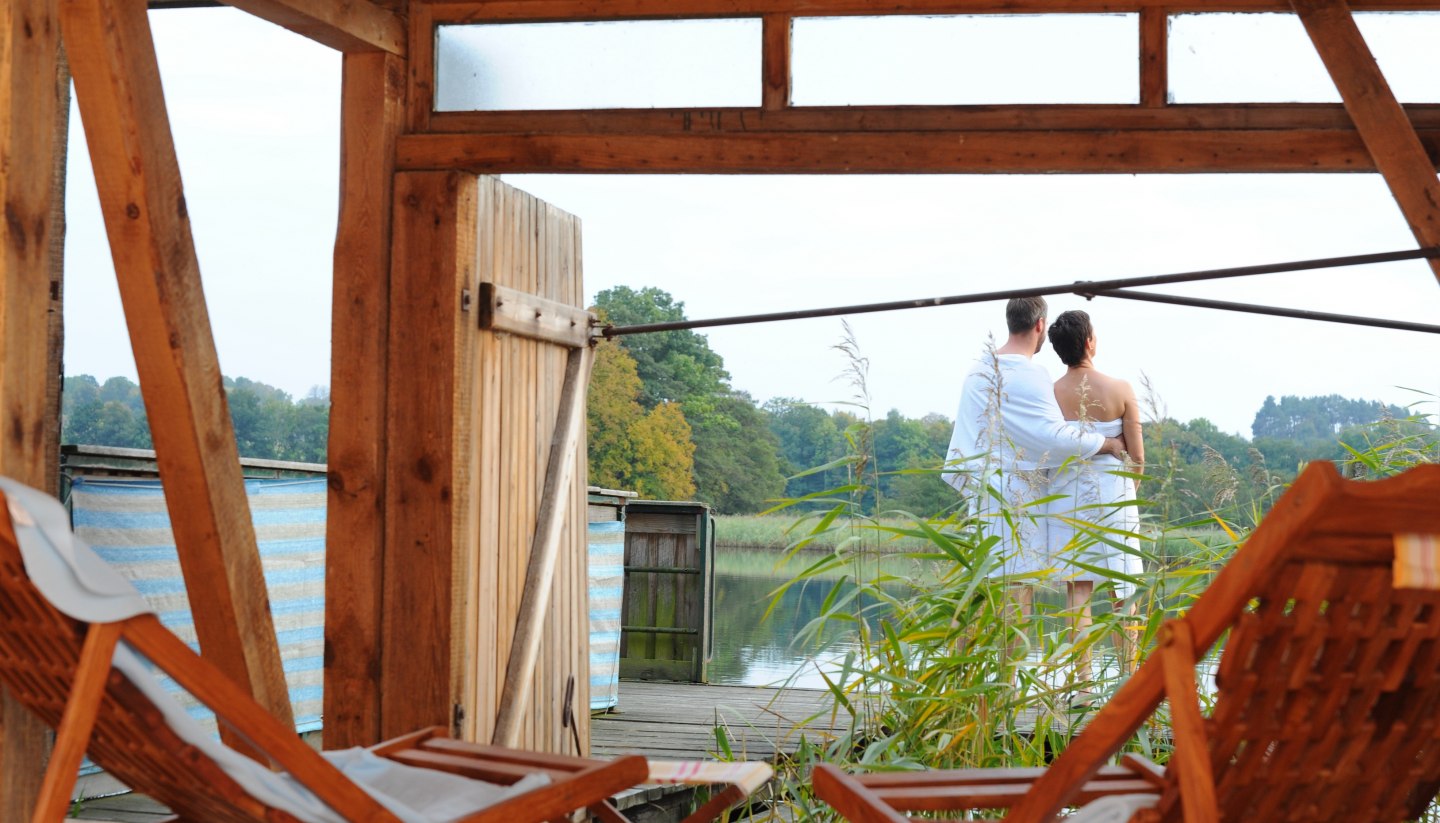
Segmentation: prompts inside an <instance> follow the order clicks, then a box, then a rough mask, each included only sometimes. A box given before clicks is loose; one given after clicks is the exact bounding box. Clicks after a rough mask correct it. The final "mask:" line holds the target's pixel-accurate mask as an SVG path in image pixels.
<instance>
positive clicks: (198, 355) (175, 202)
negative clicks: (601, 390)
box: [60, 0, 293, 737]
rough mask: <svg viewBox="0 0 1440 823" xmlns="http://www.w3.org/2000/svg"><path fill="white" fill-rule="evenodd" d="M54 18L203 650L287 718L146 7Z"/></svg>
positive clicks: (63, 6)
mask: <svg viewBox="0 0 1440 823" xmlns="http://www.w3.org/2000/svg"><path fill="white" fill-rule="evenodd" d="M60 20H61V25H62V28H63V29H64V36H65V42H66V44H67V45H68V53H69V56H70V61H71V70H72V71H73V73H74V77H75V93H76V97H77V99H78V100H79V103H80V113H81V120H82V122H83V124H84V126H85V135H86V138H87V141H88V143H89V146H90V157H91V163H92V165H93V166H94V168H95V182H96V187H97V189H98V190H99V193H100V206H101V212H102V214H103V216H104V218H105V226H106V229H107V230H108V232H109V237H110V251H111V255H112V257H113V258H114V261H115V273H116V275H117V277H118V279H119V283H120V299H121V303H122V304H123V306H124V309H125V319H126V323H127V325H128V326H129V331H130V342H131V346H132V347H133V349H134V352H135V366H136V369H137V370H138V371H139V374H140V390H141V393H142V395H143V397H144V399H145V409H146V412H147V413H148V415H149V418H150V429H151V432H152V434H153V436H154V440H155V452H156V458H157V463H158V465H159V469H160V479H161V480H162V481H163V482H164V484H165V501H166V504H167V506H168V508H169V510H170V522H171V527H172V529H173V531H174V534H175V542H176V545H177V547H178V549H179V555H180V567H181V571H182V572H183V573H184V576H185V585H186V588H187V590H188V591H190V592H192V593H193V594H194V595H195V596H194V597H193V598H192V600H191V608H192V611H193V612H194V616H195V629H196V633H197V634H198V636H199V640H200V647H201V650H202V651H203V653H204V655H205V656H206V657H207V658H208V659H210V660H211V661H212V662H213V663H215V665H216V666H218V667H219V668H220V670H221V671H223V672H224V673H225V674H226V675H227V676H229V677H230V678H232V679H234V680H235V682H236V683H237V684H239V685H240V686H241V687H242V688H245V689H247V690H248V691H250V692H251V693H252V694H253V695H254V697H255V699H256V700H258V701H259V702H260V704H261V705H262V706H264V707H265V708H266V709H267V710H269V711H270V712H271V713H272V714H274V715H275V716H276V717H277V718H279V719H280V720H281V721H282V722H286V723H290V722H293V721H292V713H291V709H290V699H289V694H288V692H287V689H286V685H285V676H284V672H283V670H282V669H281V665H280V650H279V647H278V646H277V644H276V641H275V628H274V623H273V622H272V620H271V617H270V608H269V600H268V598H267V597H266V593H265V591H266V590H265V578H264V575H263V574H262V571H261V567H260V553H259V551H258V549H257V548H256V544H255V529H254V525H253V524H252V522H251V520H250V511H249V505H248V502H247V501H246V498H245V485H244V481H243V478H242V477H241V473H240V456H239V454H238V453H237V450H236V446H235V434H234V431H233V429H232V427H231V422H230V413H229V410H228V407H227V405H226V402H225V393H224V390H223V388H222V387H221V377H220V364H219V361H218V360H217V358H216V354H215V341H214V338H213V337H212V335H211V332H210V318H209V314H208V312H207V311H206V308H205V295H204V291H203V289H202V287H201V282H200V266H199V263H198V262H197V260H196V257H195V245H194V240H193V238H192V237H191V233H190V220H189V217H188V216H187V214H186V210H185V196H184V192H183V190H182V187H181V183H180V169H179V166H178V164H177V161H176V158H175V145H174V143H173V141H172V139H171V134H170V123H169V118H168V116H167V114H166V111H165V100H164V96H163V94H162V92H161V88H160V71H159V67H158V66H157V65H156V62H155V49H154V43H153V42H152V40H151V37H150V27H149V21H148V20H147V18H146V12H145V6H144V5H143V4H137V3H131V2H127V1H126V0H61V3H60ZM232 737H233V735H232Z"/></svg>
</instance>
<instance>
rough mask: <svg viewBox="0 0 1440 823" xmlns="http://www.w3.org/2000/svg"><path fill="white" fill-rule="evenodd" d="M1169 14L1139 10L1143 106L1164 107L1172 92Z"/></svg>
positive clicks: (1158, 10)
mask: <svg viewBox="0 0 1440 823" xmlns="http://www.w3.org/2000/svg"><path fill="white" fill-rule="evenodd" d="M1169 41H1170V13H1169V11H1168V10H1167V9H1163V8H1145V9H1141V10H1140V105H1142V106H1145V107H1155V106H1163V105H1165V104H1166V103H1168V102H1169V99H1168V98H1169V95H1170V42H1169Z"/></svg>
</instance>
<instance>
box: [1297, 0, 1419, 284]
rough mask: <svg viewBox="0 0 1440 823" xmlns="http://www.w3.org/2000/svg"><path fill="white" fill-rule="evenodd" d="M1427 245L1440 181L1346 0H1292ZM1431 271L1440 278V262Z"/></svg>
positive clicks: (1408, 218)
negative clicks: (1356, 23) (1366, 42)
mask: <svg viewBox="0 0 1440 823" xmlns="http://www.w3.org/2000/svg"><path fill="white" fill-rule="evenodd" d="M1291 5H1292V6H1293V7H1294V8H1295V13H1296V14H1298V15H1300V22H1301V23H1304V24H1305V31H1306V32H1308V33H1309V35H1310V40H1311V42H1313V43H1314V44H1315V50H1316V51H1318V52H1319V53H1320V59H1321V60H1322V61H1323V62H1324V63H1325V68H1326V70H1327V71H1329V72H1330V78H1331V79H1332V80H1334V81H1335V88H1337V89H1339V91H1340V99H1341V100H1343V101H1344V102H1345V109H1346V110H1347V111H1348V112H1350V117H1351V119H1353V120H1354V121H1355V128H1356V130H1358V131H1359V132H1360V137H1361V139H1363V140H1364V141H1365V148H1366V149H1367V150H1368V151H1369V152H1370V156H1371V157H1372V158H1373V159H1374V160H1375V167H1376V168H1377V169H1378V170H1379V171H1380V174H1381V175H1382V176H1384V178H1385V182H1386V184H1388V185H1389V186H1390V192H1391V194H1393V195H1394V196H1395V202H1396V203H1397V204H1399V206H1400V211H1401V213H1403V214H1404V215H1405V221H1406V222H1407V223H1409V224H1410V231H1411V232H1413V233H1414V235H1415V239H1416V240H1417V241H1419V243H1420V245H1421V246H1434V245H1436V244H1440V179H1437V178H1436V176H1435V164H1434V163H1433V162H1432V161H1431V160H1430V155H1429V154H1427V153H1426V151H1425V146H1424V145H1423V144H1422V143H1421V142H1420V138H1419V136H1418V135H1417V134H1416V132H1415V128H1414V126H1412V125H1411V123H1410V119H1409V118H1408V117H1406V115H1405V110H1404V109H1403V108H1401V107H1400V103H1399V101H1397V100H1396V99H1395V94H1394V93H1393V92H1392V91H1391V90H1390V84H1389V83H1387V82H1385V75H1384V73H1382V72H1381V71H1380V66H1379V64H1377V63H1376V62H1375V56H1374V55H1373V54H1371V53H1370V47H1369V46H1367V45H1366V44H1365V38H1364V36H1362V35H1361V34H1360V28H1359V27H1358V26H1357V25H1355V18H1354V16H1352V15H1351V14H1350V7H1349V6H1348V5H1346V3H1345V0H1291ZM1430 268H1431V270H1433V271H1434V272H1435V276H1436V277H1437V278H1440V260H1431V261H1430Z"/></svg>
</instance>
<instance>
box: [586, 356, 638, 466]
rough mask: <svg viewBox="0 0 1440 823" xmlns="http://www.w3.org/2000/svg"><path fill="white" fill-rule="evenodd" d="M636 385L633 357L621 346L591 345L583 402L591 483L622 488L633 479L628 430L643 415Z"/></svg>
mask: <svg viewBox="0 0 1440 823" xmlns="http://www.w3.org/2000/svg"><path fill="white" fill-rule="evenodd" d="M640 388H641V385H640V376H639V375H638V374H637V373H636V371H635V359H634V358H632V357H631V356H630V355H629V353H627V352H626V351H625V349H624V347H622V346H621V345H620V344H619V343H616V342H614V341H613V340H606V341H603V342H601V343H600V344H599V345H597V346H596V347H595V362H594V364H593V365H592V366H591V369H590V387H589V391H588V393H587V395H586V406H585V426H586V429H585V430H586V436H587V439H588V451H589V457H590V484H591V485H594V486H600V487H602V488H607V489H625V488H629V487H630V485H631V483H632V482H633V476H634V468H635V443H634V441H633V440H631V430H632V429H634V427H635V425H636V424H637V423H639V422H640V421H641V420H642V419H644V416H645V410H644V409H643V408H641V406H640V401H639V397H640Z"/></svg>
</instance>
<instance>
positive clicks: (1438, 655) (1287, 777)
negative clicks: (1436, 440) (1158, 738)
mask: <svg viewBox="0 0 1440 823" xmlns="http://www.w3.org/2000/svg"><path fill="white" fill-rule="evenodd" d="M1317 471H1321V472H1329V473H1330V475H1333V470H1329V469H1328V467H1327V468H1324V469H1318V470H1317ZM1325 486H1326V487H1327V488H1326V489H1325V490H1324V492H1322V493H1323V494H1324V495H1325V496H1326V497H1327V499H1328V503H1327V504H1326V505H1325V506H1324V507H1323V509H1322V511H1320V512H1319V513H1318V514H1317V515H1316V516H1315V517H1313V518H1312V519H1311V520H1310V521H1309V522H1308V523H1306V524H1304V525H1303V526H1302V527H1301V528H1300V529H1298V530H1297V531H1296V532H1295V533H1294V534H1293V535H1292V536H1291V538H1290V539H1289V540H1288V541H1285V542H1284V544H1283V545H1280V544H1276V545H1275V546H1273V547H1272V548H1271V550H1270V556H1269V557H1267V558H1265V560H1266V562H1265V563H1264V566H1265V571H1264V573H1259V572H1258V570H1257V573H1255V574H1252V575H1250V577H1251V578H1252V581H1253V585H1252V587H1251V588H1252V591H1251V592H1250V600H1249V603H1248V604H1246V605H1245V606H1244V607H1243V608H1242V609H1241V611H1240V613H1239V614H1238V615H1236V616H1235V617H1234V619H1233V620H1232V621H1231V622H1232V624H1233V626H1232V628H1231V631H1230V636H1229V638H1228V640H1227V641H1226V645H1225V649H1224V651H1223V653H1222V655H1221V657H1220V662H1219V667H1218V669H1217V671H1216V674H1215V680H1216V687H1217V690H1216V693H1215V702H1214V706H1213V710H1212V712H1211V713H1210V716H1209V717H1208V718H1207V719H1206V720H1205V722H1204V729H1205V743H1206V744H1208V750H1209V759H1210V767H1211V770H1212V773H1213V778H1214V791H1215V806H1216V809H1217V811H1218V814H1219V819H1220V820H1225V821H1244V820H1264V821H1267V822H1269V821H1274V823H1282V822H1284V821H1295V822H1296V823H1299V822H1300V821H1305V822H1306V823H1327V821H1336V823H1339V821H1356V820H1366V821H1375V822H1376V823H1382V822H1383V821H1401V820H1410V819H1415V818H1416V817H1418V816H1419V815H1420V814H1421V813H1422V812H1423V811H1424V810H1425V808H1426V807H1427V806H1428V805H1429V803H1430V801H1431V798H1433V797H1434V796H1435V793H1436V790H1437V788H1440V591H1437V590H1433V589H1412V588H1397V587H1396V586H1395V548H1394V545H1395V534H1396V533H1397V531H1398V532H1402V533H1403V532H1423V533H1430V534H1440V466H1429V467H1421V468H1419V469H1416V470H1415V471H1413V472H1412V473H1411V474H1409V475H1407V476H1406V477H1404V478H1403V479H1393V480H1388V481H1383V482H1380V483H1376V484H1362V483H1347V482H1342V481H1339V480H1338V478H1333V482H1332V479H1331V478H1328V477H1327V482H1326V483H1325ZM1377 491H1383V492H1384V493H1385V495H1386V499H1383V500H1382V499H1381V498H1379V497H1377V496H1376V494H1375V492H1377ZM1387 513H1388V516H1387ZM1206 608H1207V604H1206V602H1205V600H1204V599H1202V601H1201V602H1200V603H1197V605H1196V607H1195V609H1194V610H1193V611H1192V619H1196V618H1198V619H1204V618H1205V617H1208V615H1205V614H1204V610H1205V609H1206ZM1180 745H1185V741H1178V740H1177V747H1178V746H1180ZM1191 745H1193V742H1192V743H1191ZM1182 768H1183V763H1182ZM1180 771H1181V769H1175V768H1172V769H1171V770H1170V772H1169V774H1168V775H1167V785H1166V790H1165V792H1164V794H1163V796H1162V799H1161V804H1160V806H1159V814H1158V817H1159V818H1160V819H1162V820H1165V821H1176V822H1177V823H1178V821H1180V820H1182V819H1183V816H1184V815H1183V809H1182V798H1181V790H1180V780H1181V775H1180Z"/></svg>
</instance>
